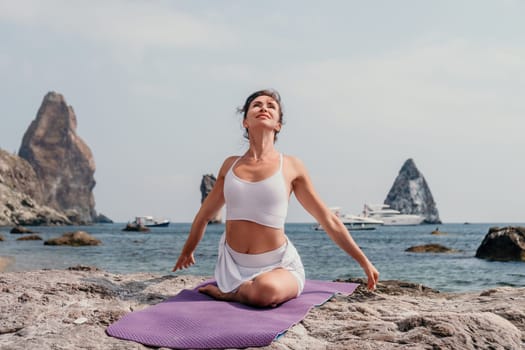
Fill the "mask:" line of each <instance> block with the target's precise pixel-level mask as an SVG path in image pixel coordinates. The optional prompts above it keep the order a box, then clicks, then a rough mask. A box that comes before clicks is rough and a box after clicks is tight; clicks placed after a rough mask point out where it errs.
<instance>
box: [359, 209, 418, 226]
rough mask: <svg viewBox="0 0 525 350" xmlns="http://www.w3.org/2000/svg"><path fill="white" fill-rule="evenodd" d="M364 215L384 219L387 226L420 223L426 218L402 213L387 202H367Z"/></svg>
mask: <svg viewBox="0 0 525 350" xmlns="http://www.w3.org/2000/svg"><path fill="white" fill-rule="evenodd" d="M363 216H364V217H366V218H370V219H376V220H382V221H383V222H384V225H385V226H411V225H419V224H421V223H422V222H423V220H425V218H424V217H423V216H421V215H415V214H402V213H401V212H400V211H398V210H395V209H392V208H390V206H389V205H387V204H365V207H364V209H363Z"/></svg>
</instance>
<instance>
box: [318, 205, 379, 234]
mask: <svg viewBox="0 0 525 350" xmlns="http://www.w3.org/2000/svg"><path fill="white" fill-rule="evenodd" d="M330 210H331V211H332V212H333V213H334V214H335V215H336V216H337V217H338V218H339V219H340V220H341V222H342V223H343V224H344V225H345V226H346V228H348V229H349V230H352V231H356V230H375V229H376V227H377V226H381V225H383V221H382V220H378V219H373V218H367V217H364V216H361V215H352V214H342V213H341V208H340V207H331V208H330ZM314 230H318V231H319V230H323V228H322V226H321V224H317V225H315V226H314Z"/></svg>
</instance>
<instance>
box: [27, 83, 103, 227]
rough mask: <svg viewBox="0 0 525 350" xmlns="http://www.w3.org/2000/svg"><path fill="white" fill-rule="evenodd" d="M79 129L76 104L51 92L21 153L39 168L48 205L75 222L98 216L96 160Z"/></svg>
mask: <svg viewBox="0 0 525 350" xmlns="http://www.w3.org/2000/svg"><path fill="white" fill-rule="evenodd" d="M76 129H77V118H76V116H75V112H74V111H73V108H72V107H71V106H68V105H67V104H66V101H65V99H64V97H63V96H62V95H61V94H59V93H56V92H49V93H48V94H47V95H46V96H45V97H44V100H43V101H42V105H41V106H40V109H39V110H38V113H37V116H36V119H35V120H33V121H32V122H31V125H30V126H29V128H28V129H27V131H26V132H25V134H24V137H23V140H22V145H21V146H20V150H19V155H20V157H22V158H24V159H26V160H27V161H28V162H29V164H31V166H32V167H33V169H34V170H35V172H36V175H37V177H38V179H39V180H40V183H41V185H42V190H43V191H42V194H43V197H42V201H43V203H44V204H45V205H47V206H50V207H52V208H54V209H57V210H59V211H63V212H65V213H66V214H67V216H68V217H69V219H70V220H71V221H73V222H76V223H91V222H93V221H94V219H95V218H96V212H95V199H94V196H93V192H92V190H93V188H94V187H95V179H94V177H93V175H94V172H95V160H94V158H93V155H92V153H91V150H90V149H89V147H88V146H87V144H86V143H85V142H84V141H83V140H82V139H81V138H80V137H79V136H78V135H77V133H76Z"/></svg>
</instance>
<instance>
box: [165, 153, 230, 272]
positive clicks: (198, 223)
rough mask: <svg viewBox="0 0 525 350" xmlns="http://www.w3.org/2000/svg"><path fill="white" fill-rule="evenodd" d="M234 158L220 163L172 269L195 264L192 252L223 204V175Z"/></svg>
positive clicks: (175, 269)
mask: <svg viewBox="0 0 525 350" xmlns="http://www.w3.org/2000/svg"><path fill="white" fill-rule="evenodd" d="M235 158H236V157H229V158H227V159H226V160H225V161H224V163H223V164H222V167H221V169H220V170H219V175H218V176H217V181H216V182H215V185H214V186H213V189H212V190H211V191H210V193H209V194H208V196H207V197H206V199H205V200H204V202H203V203H202V205H201V207H200V209H199V211H198V212H197V214H196V215H195V218H194V219H193V222H192V224H191V229H190V234H189V235H188V238H187V240H186V243H185V244H184V247H183V248H182V251H181V253H180V255H179V258H178V259H177V262H176V263H175V266H174V267H173V271H177V270H181V269H185V268H188V267H190V266H191V265H193V264H195V257H194V256H193V252H194V251H195V249H196V248H197V245H198V244H199V242H200V240H201V239H202V237H203V236H204V232H205V231H206V226H207V225H208V222H210V220H212V219H213V218H214V217H215V215H216V214H217V212H218V211H219V210H221V208H222V207H223V205H224V177H225V175H226V172H227V171H228V169H229V167H230V166H231V164H232V163H233V160H234V159H235Z"/></svg>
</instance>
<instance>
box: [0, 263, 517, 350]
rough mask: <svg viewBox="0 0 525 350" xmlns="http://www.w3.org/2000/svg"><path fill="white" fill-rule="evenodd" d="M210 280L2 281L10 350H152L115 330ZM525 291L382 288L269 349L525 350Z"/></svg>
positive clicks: (79, 270)
mask: <svg viewBox="0 0 525 350" xmlns="http://www.w3.org/2000/svg"><path fill="white" fill-rule="evenodd" d="M204 280H205V278H204V277H196V276H188V275H166V276H162V275H155V274H149V273H135V274H131V275H119V274H113V273H109V272H106V271H100V270H98V269H94V268H91V269H90V268H88V267H76V268H74V269H71V270H47V271H30V272H7V273H3V274H1V275H0V310H2V316H3V317H0V334H1V336H0V348H2V349H4V348H5V349H11V350H22V349H23V350H25V349H93V350H97V349H144V350H146V349H151V348H150V347H147V346H144V345H141V344H137V343H133V342H129V341H124V340H120V339H117V338H113V337H110V336H108V335H107V334H106V333H105V330H106V328H107V326H108V325H110V324H111V323H113V322H115V321H117V320H118V319H119V318H121V317H122V316H124V315H125V314H127V313H129V312H130V310H131V311H136V310H141V309H143V308H145V307H149V306H151V305H155V304H158V303H159V302H162V301H164V300H166V299H168V298H169V297H171V296H173V295H175V294H177V293H178V292H179V291H181V290H182V289H189V288H194V287H195V286H196V285H197V284H198V283H200V282H202V281H204ZM524 342H525V288H510V287H501V288H497V289H491V290H487V291H484V292H472V293H450V294H448V293H437V292H436V291H434V290H432V289H429V288H425V287H424V286H421V285H418V284H411V283H404V282H399V281H382V282H380V283H379V284H378V288H377V290H376V291H375V292H373V293H372V292H368V291H366V290H365V289H364V288H362V287H359V288H358V289H357V290H356V291H355V292H354V293H353V294H352V295H351V296H349V297H348V296H336V297H334V298H333V299H332V300H331V301H329V302H327V303H325V304H323V305H322V306H320V307H316V308H313V309H312V310H310V311H309V312H308V314H307V315H306V316H305V318H304V319H303V320H302V321H301V322H299V323H297V324H296V325H294V326H292V327H291V328H290V329H289V330H288V331H287V332H286V333H285V334H284V335H283V336H281V337H279V339H278V340H276V341H274V342H273V343H272V344H271V345H269V346H266V347H263V348H260V349H261V350H299V349H332V350H343V349H344V350H346V349H369V350H375V349H381V350H384V349H523V346H524Z"/></svg>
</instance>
